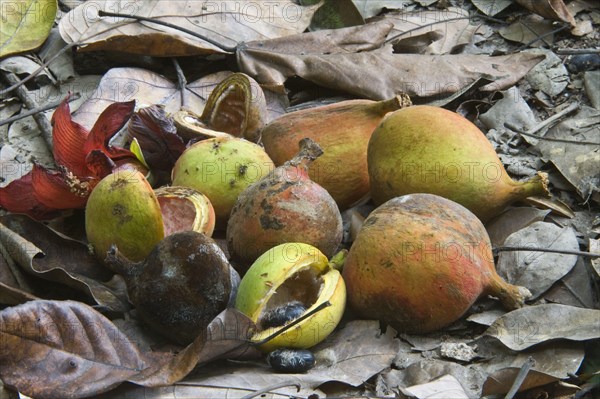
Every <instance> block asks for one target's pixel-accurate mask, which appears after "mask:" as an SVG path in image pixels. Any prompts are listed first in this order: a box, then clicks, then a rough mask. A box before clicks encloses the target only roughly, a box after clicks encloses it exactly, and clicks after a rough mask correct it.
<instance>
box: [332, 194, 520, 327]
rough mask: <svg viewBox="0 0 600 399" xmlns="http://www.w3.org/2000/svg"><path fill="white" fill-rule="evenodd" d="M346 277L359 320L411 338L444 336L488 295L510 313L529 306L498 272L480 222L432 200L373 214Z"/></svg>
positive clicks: (413, 200)
mask: <svg viewBox="0 0 600 399" xmlns="http://www.w3.org/2000/svg"><path fill="white" fill-rule="evenodd" d="M343 276H344V280H345V281H346V284H347V289H348V303H349V305H350V306H351V308H352V309H354V310H355V311H356V312H357V314H358V315H359V316H362V317H367V318H376V319H379V320H382V321H384V322H386V323H389V324H391V325H392V326H393V327H394V328H396V329H398V331H401V332H407V333H427V332H431V331H435V330H438V329H441V328H443V327H445V326H447V325H449V324H451V323H452V322H454V321H456V320H458V319H459V318H460V317H461V316H462V315H463V314H464V313H465V312H466V311H467V310H468V309H469V308H470V307H471V305H472V304H473V303H474V302H475V301H476V300H477V299H478V298H479V297H481V296H484V295H492V296H495V297H497V298H499V299H500V301H501V302H502V304H503V305H504V306H505V307H506V308H507V309H516V308H518V307H521V306H523V303H524V301H525V299H526V298H527V297H528V296H529V295H530V294H529V291H528V290H527V289H526V288H523V287H518V286H514V285H511V284H508V283H507V282H505V281H504V280H502V278H501V277H500V276H498V274H497V273H496V269H495V267H494V260H493V255H492V250H491V243H490V240H489V237H488V235H487V232H486V230H485V228H484V226H483V224H482V223H481V221H480V220H479V219H478V218H477V217H476V216H475V215H474V214H473V213H471V212H470V211H469V210H468V209H466V208H465V207H463V206H462V205H460V204H457V203H455V202H453V201H450V200H448V199H445V198H443V197H440V196H437V195H432V194H411V195H405V196H402V197H396V198H393V199H391V200H389V201H388V202H386V203H384V204H383V205H381V206H380V207H378V208H377V209H375V211H373V212H372V213H371V214H370V215H369V216H368V217H367V219H366V220H365V223H364V225H363V227H362V229H361V231H360V233H359V234H358V237H357V238H356V241H355V242H354V243H353V244H352V247H351V248H350V251H349V254H348V257H347V259H346V263H345V264H344V271H343Z"/></svg>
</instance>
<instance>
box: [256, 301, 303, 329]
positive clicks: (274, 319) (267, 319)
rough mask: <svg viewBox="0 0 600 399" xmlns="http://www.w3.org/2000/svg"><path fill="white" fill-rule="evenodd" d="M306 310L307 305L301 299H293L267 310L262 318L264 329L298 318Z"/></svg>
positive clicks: (261, 322)
mask: <svg viewBox="0 0 600 399" xmlns="http://www.w3.org/2000/svg"><path fill="white" fill-rule="evenodd" d="M304 312H306V306H304V304H303V303H302V302H300V301H291V302H289V303H286V304H283V305H281V306H278V307H276V308H274V309H271V310H270V311H268V312H266V313H265V314H264V315H263V317H262V318H261V320H260V324H261V327H262V329H263V330H265V329H267V328H271V327H280V326H283V325H285V324H287V323H289V322H290V321H292V320H295V319H297V318H298V317H300V316H302V315H303V314H304Z"/></svg>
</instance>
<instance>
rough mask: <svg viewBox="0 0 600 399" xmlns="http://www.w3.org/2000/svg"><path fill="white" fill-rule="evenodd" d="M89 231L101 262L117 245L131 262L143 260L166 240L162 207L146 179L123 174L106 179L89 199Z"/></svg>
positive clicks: (139, 174)
mask: <svg viewBox="0 0 600 399" xmlns="http://www.w3.org/2000/svg"><path fill="white" fill-rule="evenodd" d="M85 230H86V234H87V238H88V241H89V242H90V244H91V245H92V247H93V249H94V252H95V254H96V255H97V256H98V257H99V258H100V259H104V257H105V255H106V251H108V249H109V248H110V246H111V245H113V244H115V245H116V246H117V248H118V249H119V251H120V252H121V253H122V254H123V255H125V256H126V257H127V258H129V259H130V260H131V261H134V262H137V261H141V260H143V259H144V258H145V257H146V255H148V254H149V253H150V251H152V248H154V246H155V245H156V244H157V243H158V242H159V241H160V240H161V239H162V238H163V237H164V229H163V221H162V214H161V211H160V205H159V204H158V200H157V199H156V196H155V195H154V191H152V187H151V186H150V184H149V183H148V182H147V181H146V179H145V178H144V175H142V174H141V173H140V172H138V171H132V170H122V171H118V172H115V173H112V174H110V175H108V176H106V177H105V178H104V179H102V180H101V181H100V182H99V183H98V184H97V185H96V187H95V188H94V190H93V191H92V193H91V194H90V197H89V199H88V202H87V205H86V209H85Z"/></svg>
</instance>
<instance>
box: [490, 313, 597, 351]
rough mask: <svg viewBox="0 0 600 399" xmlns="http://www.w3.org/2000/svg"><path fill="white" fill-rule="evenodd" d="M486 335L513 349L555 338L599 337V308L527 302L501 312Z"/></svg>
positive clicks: (576, 339)
mask: <svg viewBox="0 0 600 399" xmlns="http://www.w3.org/2000/svg"><path fill="white" fill-rule="evenodd" d="M486 335H489V336H491V337H495V338H497V339H499V340H500V341H501V342H502V343H503V344H504V345H506V346H507V347H508V348H510V349H512V350H516V351H520V350H523V349H526V348H529V347H530V346H533V345H536V344H539V343H542V342H546V341H550V340H554V339H567V340H572V341H585V340H591V339H597V338H600V310H596V309H583V308H577V307H573V306H566V305H559V304H543V305H536V306H528V307H525V308H521V309H517V310H513V311H512V312H509V313H507V314H505V315H504V316H501V317H500V318H499V319H498V320H496V321H495V322H494V324H492V325H491V326H490V327H489V328H488V330H487V331H486Z"/></svg>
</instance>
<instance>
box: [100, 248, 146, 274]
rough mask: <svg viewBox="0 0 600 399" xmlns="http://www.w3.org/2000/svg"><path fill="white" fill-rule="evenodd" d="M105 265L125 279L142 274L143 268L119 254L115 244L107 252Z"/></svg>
mask: <svg viewBox="0 0 600 399" xmlns="http://www.w3.org/2000/svg"><path fill="white" fill-rule="evenodd" d="M104 263H105V264H106V266H108V268H109V269H110V270H112V271H113V272H115V273H118V274H120V275H122V276H123V277H133V276H135V275H138V274H140V272H141V268H140V267H138V266H139V265H140V264H139V263H134V262H132V261H130V260H129V259H127V258H126V257H125V255H123V254H121V253H120V252H119V249H118V248H117V246H116V245H114V244H113V245H111V246H110V248H109V249H108V251H106V258H105V259H104Z"/></svg>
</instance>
